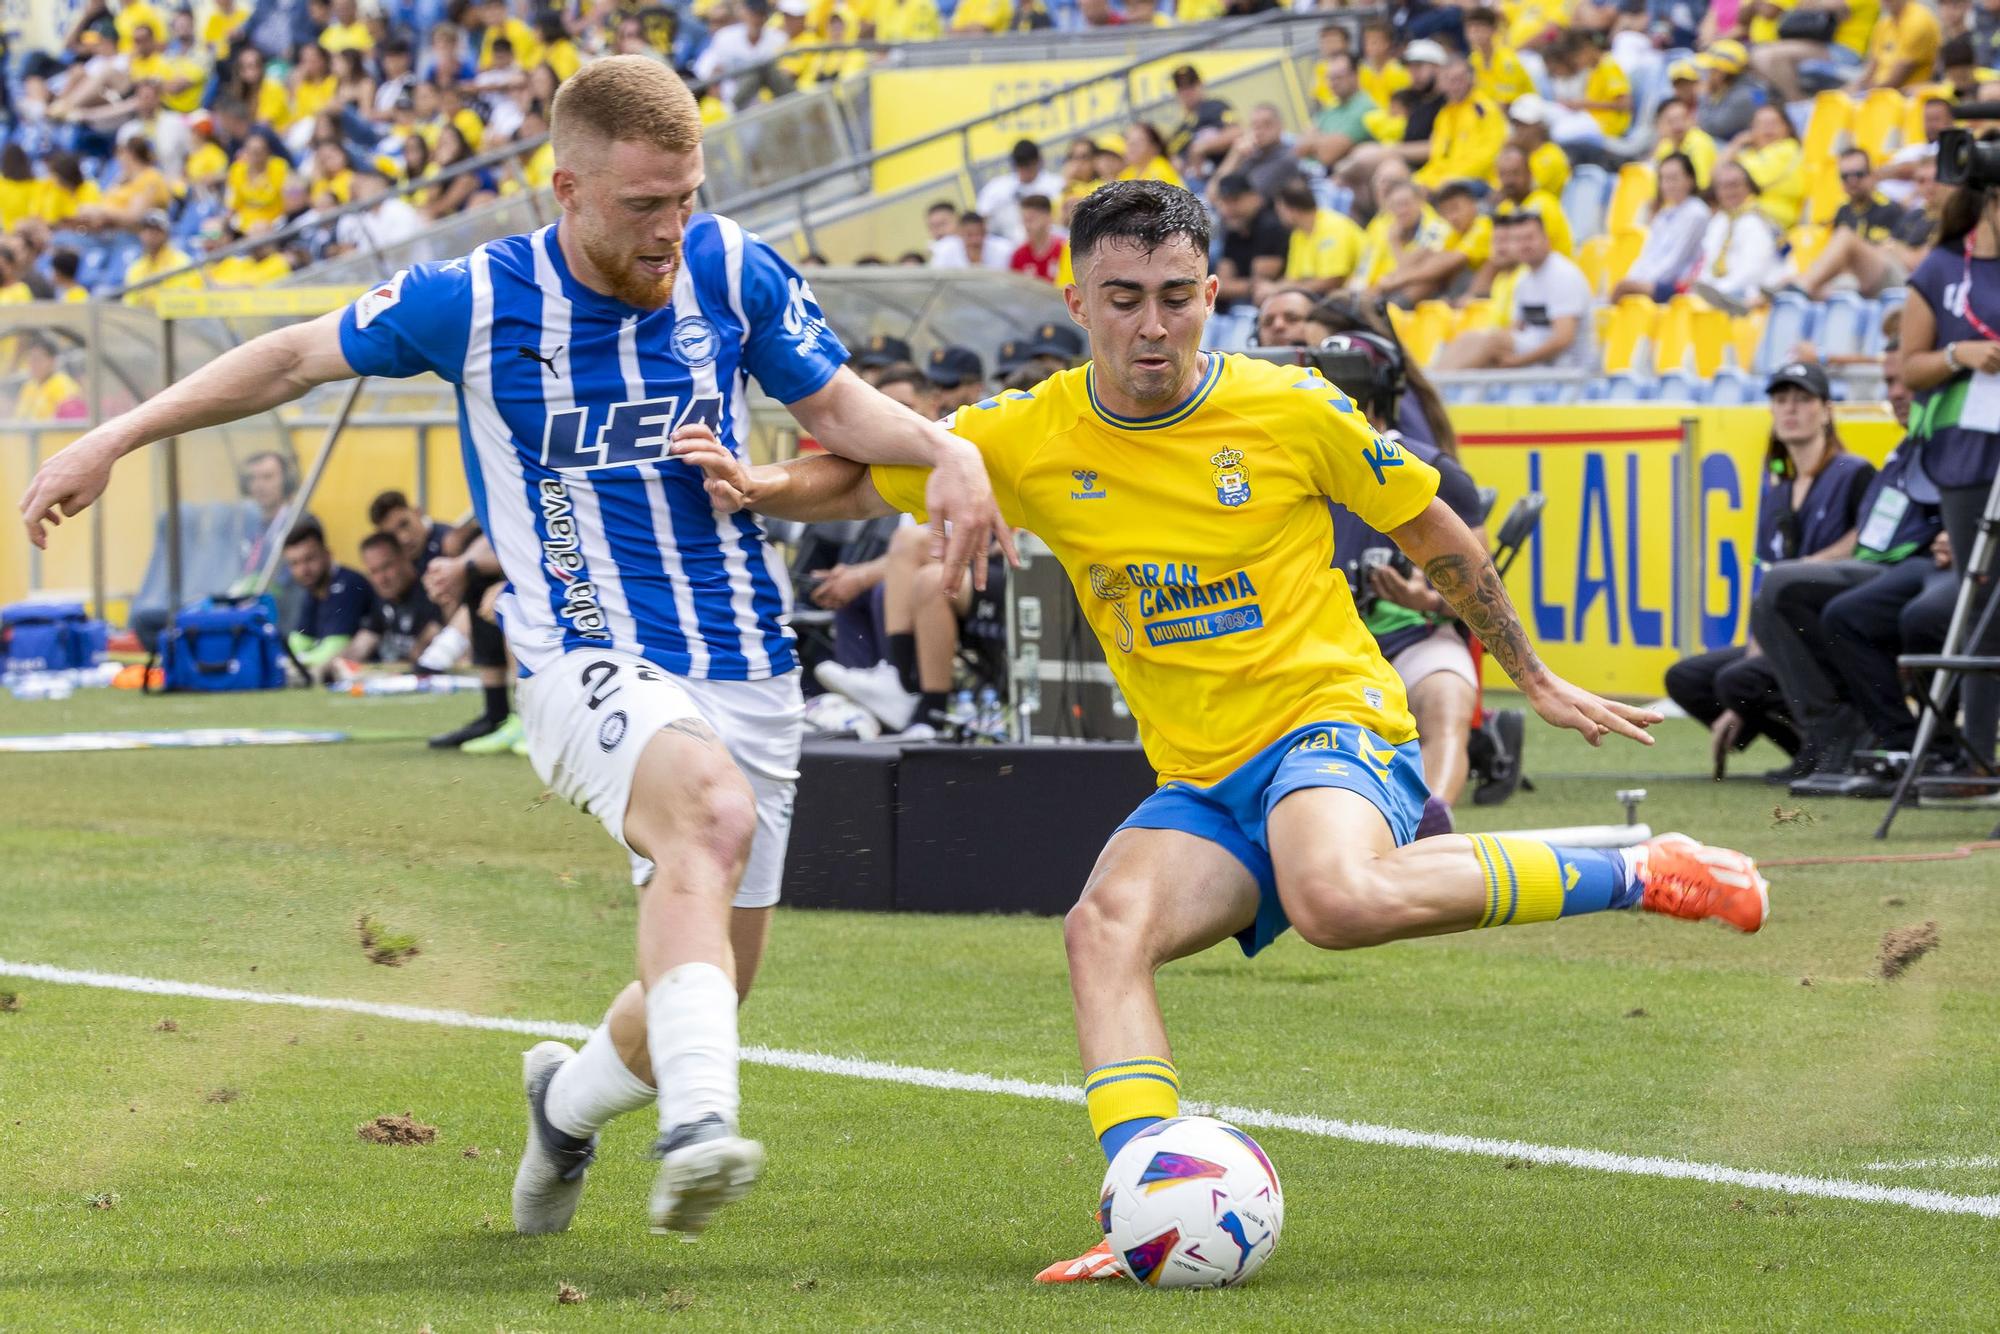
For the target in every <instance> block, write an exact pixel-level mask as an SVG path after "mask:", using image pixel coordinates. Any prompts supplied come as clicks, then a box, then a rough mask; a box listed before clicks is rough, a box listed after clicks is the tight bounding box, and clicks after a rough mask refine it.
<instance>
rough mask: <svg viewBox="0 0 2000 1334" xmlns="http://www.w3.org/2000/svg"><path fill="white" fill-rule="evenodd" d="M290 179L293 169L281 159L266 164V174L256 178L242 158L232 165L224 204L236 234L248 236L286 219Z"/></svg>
mask: <svg viewBox="0 0 2000 1334" xmlns="http://www.w3.org/2000/svg"><path fill="white" fill-rule="evenodd" d="M291 176H292V169H291V166H290V165H289V164H288V163H287V162H286V161H285V160H284V159H283V158H281V157H273V158H270V159H268V160H266V161H265V163H264V170H263V171H261V172H259V173H258V174H257V175H255V176H252V175H251V174H250V164H249V163H248V162H246V161H244V160H242V159H240V158H239V159H238V160H236V161H235V162H232V163H230V164H229V177H228V179H229V184H228V186H227V187H226V188H225V189H224V191H223V200H224V202H225V203H226V204H227V205H228V208H229V220H230V223H231V224H232V225H233V226H234V227H235V228H236V230H237V231H239V232H244V233H246V234H247V233H249V232H254V231H256V230H257V229H258V228H260V227H265V226H268V225H270V224H271V223H274V222H276V221H277V220H278V219H279V218H282V217H284V216H285V182H286V181H288V180H290V179H291Z"/></svg>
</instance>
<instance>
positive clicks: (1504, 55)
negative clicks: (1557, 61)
mask: <svg viewBox="0 0 2000 1334" xmlns="http://www.w3.org/2000/svg"><path fill="white" fill-rule="evenodd" d="M1499 31H1500V16H1499V15H1498V14H1496V13H1494V12H1493V11H1492V10H1490V9H1473V10H1468V11H1466V15H1465V44H1466V47H1467V48H1468V51H1467V56H1466V58H1467V59H1468V60H1469V61H1470V62H1471V64H1472V76H1473V81H1474V82H1475V83H1476V84H1477V85H1478V86H1479V91H1480V92H1482V93H1484V94H1486V95H1487V96H1488V97H1490V98H1492V99H1493V100H1494V101H1495V102H1496V103H1498V104H1499V105H1500V106H1503V107H1509V106H1512V105H1513V104H1514V99H1516V98H1518V97H1524V96H1526V95H1527V94H1529V93H1532V92H1534V91H1535V81H1534V79H1532V78H1530V77H1529V75H1528V67H1527V66H1526V65H1523V64H1522V63H1521V57H1519V56H1517V55H1515V54H1514V48H1513V47H1511V46H1508V45H1507V44H1506V43H1505V42H1502V41H1501V40H1500V38H1499Z"/></svg>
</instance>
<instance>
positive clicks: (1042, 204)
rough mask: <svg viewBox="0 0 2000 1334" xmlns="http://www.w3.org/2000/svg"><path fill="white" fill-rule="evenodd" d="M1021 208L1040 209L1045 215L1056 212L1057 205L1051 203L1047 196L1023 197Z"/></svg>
mask: <svg viewBox="0 0 2000 1334" xmlns="http://www.w3.org/2000/svg"><path fill="white" fill-rule="evenodd" d="M1021 207H1022V208H1038V209H1040V210H1041V211H1042V212H1044V213H1053V212H1055V211H1056V209H1055V205H1054V204H1052V203H1050V202H1049V197H1048V196H1047V195H1022V196H1021Z"/></svg>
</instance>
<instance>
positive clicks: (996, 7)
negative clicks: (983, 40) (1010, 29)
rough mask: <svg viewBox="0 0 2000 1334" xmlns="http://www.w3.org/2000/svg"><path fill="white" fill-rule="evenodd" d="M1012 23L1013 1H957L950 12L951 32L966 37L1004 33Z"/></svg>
mask: <svg viewBox="0 0 2000 1334" xmlns="http://www.w3.org/2000/svg"><path fill="white" fill-rule="evenodd" d="M1013 21H1014V0H958V8H957V9H954V10H953V11H952V12H951V30H952V31H953V32H954V33H959V34H962V35H964V36H968V37H976V36H978V35H979V34H980V33H987V32H1005V31H1007V25H1008V24H1010V23H1012V22H1013Z"/></svg>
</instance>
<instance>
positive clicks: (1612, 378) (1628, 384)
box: [1602, 371, 1653, 403]
mask: <svg viewBox="0 0 2000 1334" xmlns="http://www.w3.org/2000/svg"><path fill="white" fill-rule="evenodd" d="M1602 383H1603V393H1602V401H1603V402H1606V403H1643V402H1645V401H1646V400H1648V399H1650V398H1651V397H1652V396H1653V380H1652V378H1651V377H1650V376H1638V375H1628V374H1626V373H1624V372H1623V371H1621V372H1619V373H1618V374H1616V375H1607V376H1606V377H1604V380H1603V382H1602Z"/></svg>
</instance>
